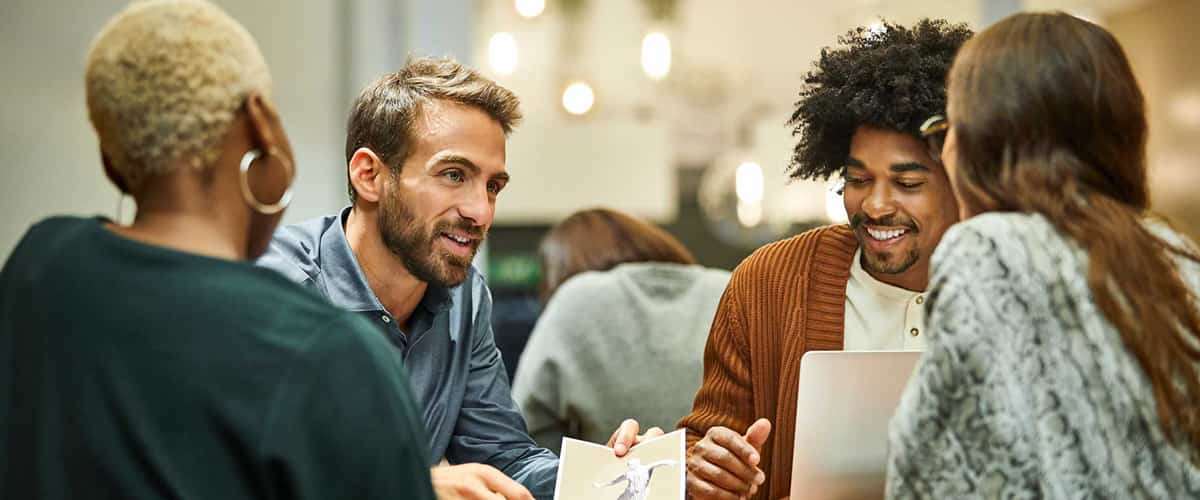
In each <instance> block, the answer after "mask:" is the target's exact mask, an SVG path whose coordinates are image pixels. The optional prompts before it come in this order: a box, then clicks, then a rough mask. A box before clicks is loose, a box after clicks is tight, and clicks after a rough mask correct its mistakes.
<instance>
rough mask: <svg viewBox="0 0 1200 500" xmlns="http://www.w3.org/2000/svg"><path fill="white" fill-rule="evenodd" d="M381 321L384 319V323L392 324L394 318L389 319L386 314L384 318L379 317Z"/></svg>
mask: <svg viewBox="0 0 1200 500" xmlns="http://www.w3.org/2000/svg"><path fill="white" fill-rule="evenodd" d="M379 319H382V320H383V322H384V323H391V322H392V318H389V317H387V315H386V314H384V315H383V316H380V317H379Z"/></svg>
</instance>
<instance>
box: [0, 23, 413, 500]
mask: <svg viewBox="0 0 1200 500" xmlns="http://www.w3.org/2000/svg"><path fill="white" fill-rule="evenodd" d="M85 83H86V91H87V107H88V114H89V117H90V119H91V122H92V125H93V126H94V127H95V130H96V134H97V136H98V137H99V143H100V156H101V159H102V163H103V165H104V171H105V173H106V174H107V176H108V178H109V179H110V180H111V181H112V183H113V184H114V185H116V187H117V188H118V189H120V191H121V192H122V193H124V194H128V195H130V196H132V197H133V198H134V199H135V200H136V201H137V213H136V215H135V217H134V219H133V223H132V224H130V225H127V226H126V225H120V224H118V223H116V222H113V221H109V220H106V219H103V218H99V217H97V218H77V217H53V218H50V219H47V220H44V221H42V222H39V223H37V224H36V225H34V226H33V227H32V228H31V229H30V230H29V232H28V233H27V234H26V235H25V237H24V238H23V239H22V240H21V242H20V244H19V245H18V246H17V248H16V250H15V251H14V252H13V254H12V256H11V257H10V258H9V260H8V262H6V263H5V265H4V268H3V270H2V271H0V422H2V423H3V428H2V429H0V497H3V498H13V499H16V498H49V499H57V498H73V499H74V498H221V499H248V498H422V499H432V498H433V493H432V488H431V484H430V479H429V472H428V468H427V460H428V459H427V456H426V454H427V451H426V449H425V446H424V443H423V431H422V430H421V427H420V425H421V424H420V421H419V420H418V417H417V415H418V410H417V406H416V403H415V400H414V396H413V395H412V393H411V389H410V388H409V382H408V378H407V377H406V375H405V372H404V370H403V368H402V365H401V360H400V358H399V356H397V355H395V354H394V353H392V352H391V351H389V350H388V349H387V342H386V340H384V339H383V338H381V337H380V336H379V334H378V332H377V331H376V330H375V329H374V328H372V327H371V326H370V325H369V324H367V323H366V322H365V321H363V320H362V319H361V318H358V317H355V316H354V315H351V314H349V313H345V312H342V311H340V310H338V309H336V308H334V307H333V306H331V305H329V304H328V303H327V302H326V301H324V300H323V299H321V298H320V297H318V296H317V295H316V294H312V293H310V292H307V291H305V290H303V289H302V288H300V287H298V286H296V285H295V284H293V283H291V282H289V281H287V280H285V279H283V278H282V277H281V276H279V275H278V274H276V273H274V272H270V271H267V270H264V269H261V268H257V267H255V266H254V265H253V264H252V263H250V262H248V261H249V260H250V259H253V258H255V257H256V256H258V255H259V254H261V253H262V252H263V250H265V249H266V248H267V244H268V242H269V241H270V238H271V233H272V231H273V229H274V227H275V225H276V224H277V223H278V222H279V218H280V216H281V213H282V211H283V209H284V208H285V207H286V206H287V205H288V202H289V201H290V185H291V182H292V179H293V178H294V176H295V170H294V168H293V163H292V162H293V158H292V151H291V147H290V146H289V144H288V140H287V136H286V134H285V133H284V131H283V128H282V126H281V124H280V119H279V115H278V113H277V112H276V110H275V108H274V106H273V105H272V103H271V100H270V87H271V77H270V74H269V72H268V69H267V66H266V64H265V62H264V61H263V57H262V54H261V53H260V52H259V49H258V46H257V44H256V43H255V41H254V40H253V38H251V36H250V34H249V33H247V32H246V30H245V29H244V28H243V27H242V26H241V25H240V24H238V23H237V22H236V21H234V20H233V19H231V18H230V17H228V16H227V15H226V14H225V13H224V12H223V11H222V10H221V9H219V8H218V7H216V6H214V5H212V4H210V3H207V2H204V1H200V0H156V1H149V2H137V3H134V4H132V5H130V6H129V7H127V8H126V9H125V10H124V11H122V12H121V13H120V14H118V15H117V16H116V17H114V18H113V19H111V20H110V21H109V22H108V24H107V25H106V26H105V27H104V29H103V30H102V31H101V32H100V34H99V36H98V37H97V38H96V40H95V41H94V43H93V45H92V47H91V50H90V52H89V54H88V57H87V69H86V74H85Z"/></svg>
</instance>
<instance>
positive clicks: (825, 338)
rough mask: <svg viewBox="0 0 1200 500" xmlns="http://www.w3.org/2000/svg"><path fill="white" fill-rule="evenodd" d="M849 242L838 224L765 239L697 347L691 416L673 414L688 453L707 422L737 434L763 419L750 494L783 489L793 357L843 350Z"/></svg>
mask: <svg viewBox="0 0 1200 500" xmlns="http://www.w3.org/2000/svg"><path fill="white" fill-rule="evenodd" d="M857 247H858V243H857V241H855V239H854V234H853V233H852V232H851V231H850V229H849V228H848V227H847V226H845V225H839V226H826V227H821V228H817V229H813V230H811V231H808V232H805V233H803V234H801V235H798V236H794V237H792V238H788V239H786V240H782V241H778V242H775V243H771V244H769V245H767V246H764V247H762V248H760V249H758V250H757V251H755V252H754V253H753V254H752V255H750V256H749V257H747V258H746V260H745V261H743V262H742V263H741V265H739V266H738V267H737V269H735V270H734V272H733V277H732V278H731V280H730V282H729V286H728V287H727V288H726V289H725V293H724V295H723V296H722V297H721V302H720V305H719V306H718V307H717V313H716V317H714V318H713V325H712V330H711V332H710V333H709V336H708V344H707V346H706V347H705V349H704V380H703V382H702V384H701V386H700V390H699V392H697V393H696V399H695V401H694V403H693V404H692V413H691V414H689V415H687V416H685V417H684V418H683V419H682V420H680V421H679V428H681V429H686V430H687V442H688V451H689V453H690V452H691V449H692V446H693V445H694V444H695V443H696V442H697V441H699V440H700V439H701V438H702V437H704V433H705V432H707V430H708V429H709V428H710V427H712V426H718V425H720V426H725V427H728V428H730V429H734V430H735V431H738V432H744V431H745V430H746V428H747V427H748V426H749V425H750V424H751V423H753V422H754V420H756V419H757V418H759V417H766V418H767V419H769V420H770V421H771V427H772V428H771V435H770V437H769V438H768V439H767V442H766V444H764V445H763V450H762V453H761V456H762V461H761V462H760V464H759V467H761V468H762V470H763V471H764V472H765V473H766V479H767V480H766V483H765V484H764V486H765V487H763V488H760V489H759V492H758V494H757V495H755V499H768V500H777V499H779V498H781V497H783V496H786V495H787V494H788V493H789V488H790V483H791V476H792V444H793V440H794V435H795V422H796V389H797V383H798V378H799V370H800V358H801V356H803V355H804V353H805V352H808V351H830V350H841V349H842V336H843V326H844V325H845V319H844V317H845V306H846V282H847V281H849V279H850V266H851V263H852V260H853V259H854V253H855V250H856V249H857Z"/></svg>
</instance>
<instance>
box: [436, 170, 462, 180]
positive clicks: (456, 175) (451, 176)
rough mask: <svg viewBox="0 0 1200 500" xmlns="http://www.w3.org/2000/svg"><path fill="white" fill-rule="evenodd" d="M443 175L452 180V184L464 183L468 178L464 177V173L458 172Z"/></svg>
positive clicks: (448, 172) (452, 171)
mask: <svg viewBox="0 0 1200 500" xmlns="http://www.w3.org/2000/svg"><path fill="white" fill-rule="evenodd" d="M442 175H444V176H445V177H446V178H447V179H450V180H451V181H452V182H462V181H464V180H466V178H465V177H463V174H462V172H459V171H457V170H449V171H447V172H446V173H444V174H442Z"/></svg>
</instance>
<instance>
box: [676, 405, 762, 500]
mask: <svg viewBox="0 0 1200 500" xmlns="http://www.w3.org/2000/svg"><path fill="white" fill-rule="evenodd" d="M770 434H771V422H770V421H768V420H767V419H765V418H760V419H758V420H757V421H755V422H754V423H753V424H750V427H749V428H748V429H746V434H744V435H742V434H738V433H737V432H735V431H734V430H732V429H729V428H727V427H713V428H711V429H709V430H708V432H707V433H706V434H705V435H704V439H701V440H700V441H698V442H696V444H695V446H692V453H691V455H690V456H689V457H688V461H687V470H688V472H687V492H688V496H689V497H690V498H694V499H696V500H709V499H720V500H738V499H739V498H747V497H751V496H754V494H755V493H758V487H759V486H761V485H762V484H763V481H765V480H766V474H763V471H762V470H761V469H759V468H758V464H759V462H760V461H761V460H762V457H761V456H760V455H759V453H761V452H762V446H763V443H766V442H767V436H769V435H770Z"/></svg>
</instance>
